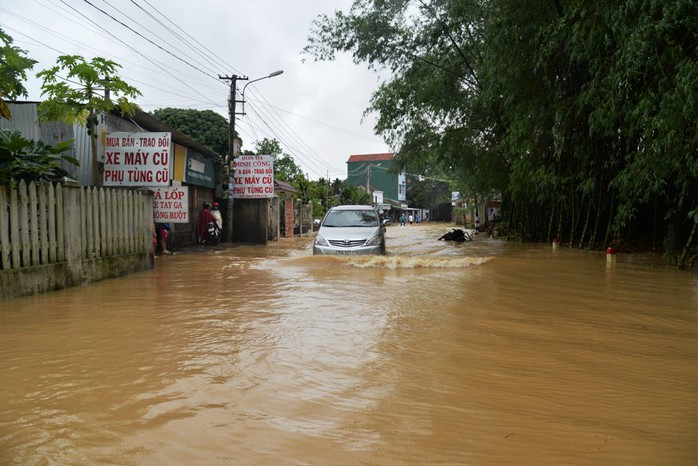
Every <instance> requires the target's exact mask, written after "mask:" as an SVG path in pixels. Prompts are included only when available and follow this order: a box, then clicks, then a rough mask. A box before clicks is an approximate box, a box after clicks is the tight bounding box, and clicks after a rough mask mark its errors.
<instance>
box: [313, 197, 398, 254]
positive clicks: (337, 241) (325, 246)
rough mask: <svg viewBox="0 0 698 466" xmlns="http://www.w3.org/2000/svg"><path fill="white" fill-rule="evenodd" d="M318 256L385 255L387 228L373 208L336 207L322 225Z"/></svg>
mask: <svg viewBox="0 0 698 466" xmlns="http://www.w3.org/2000/svg"><path fill="white" fill-rule="evenodd" d="M313 254H314V255H360V254H385V227H384V226H383V224H382V222H381V218H380V215H378V211H377V210H376V209H375V208H374V207H373V206H370V205H342V206H337V207H332V208H331V209H330V210H329V211H327V214H325V218H323V219H322V222H320V228H319V229H318V232H317V236H316V237H315V243H314V244H313Z"/></svg>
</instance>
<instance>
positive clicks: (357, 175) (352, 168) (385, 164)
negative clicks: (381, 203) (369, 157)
mask: <svg viewBox="0 0 698 466" xmlns="http://www.w3.org/2000/svg"><path fill="white" fill-rule="evenodd" d="M391 166H392V161H390V160H376V161H366V162H347V182H348V183H350V184H352V185H354V186H363V187H366V184H367V183H368V184H369V185H370V186H371V187H373V188H375V189H378V190H380V191H383V195H384V196H385V197H386V198H388V199H393V200H398V199H399V197H398V175H395V174H392V173H389V172H388V170H389V169H390V167H391Z"/></svg>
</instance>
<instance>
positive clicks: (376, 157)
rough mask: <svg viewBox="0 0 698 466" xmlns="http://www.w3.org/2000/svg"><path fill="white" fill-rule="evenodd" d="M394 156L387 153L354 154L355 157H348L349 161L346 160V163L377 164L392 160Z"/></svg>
mask: <svg viewBox="0 0 698 466" xmlns="http://www.w3.org/2000/svg"><path fill="white" fill-rule="evenodd" d="M394 155H395V154H393V153H392V152H391V153H387V154H356V155H351V156H349V160H347V163H352V162H377V161H380V160H393V156H394Z"/></svg>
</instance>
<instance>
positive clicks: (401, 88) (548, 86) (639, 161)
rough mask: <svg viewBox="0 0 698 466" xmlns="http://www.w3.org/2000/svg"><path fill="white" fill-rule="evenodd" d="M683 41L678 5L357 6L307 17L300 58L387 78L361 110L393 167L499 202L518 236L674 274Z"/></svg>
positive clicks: (680, 227) (686, 151)
mask: <svg viewBox="0 0 698 466" xmlns="http://www.w3.org/2000/svg"><path fill="white" fill-rule="evenodd" d="M696 43H698V4H697V3H696V2H691V1H674V2H669V1H661V0H660V1H649V0H629V1H626V2H622V5H620V6H619V5H618V4H617V3H614V2H606V1H604V0H570V1H566V2H560V1H558V0H550V1H547V2H545V1H544V2H521V1H520V0H494V1H482V0H434V1H431V2H425V1H421V0H420V1H418V2H404V1H403V0H384V1H381V2H364V1H361V0H355V1H354V2H353V5H352V7H351V9H350V10H349V13H343V12H335V14H334V16H332V17H330V16H326V15H325V16H320V17H319V18H318V19H317V20H316V21H315V22H314V25H313V30H312V31H311V36H310V37H309V39H308V46H307V47H306V48H305V52H306V53H307V54H309V55H310V56H312V57H314V58H315V59H317V60H331V59H333V58H334V56H335V53H337V52H349V53H351V54H352V55H353V58H354V60H355V62H357V63H361V62H363V63H366V64H367V65H368V66H369V68H375V69H378V68H384V69H388V70H390V79H389V80H387V81H386V82H384V83H382V84H381V85H380V86H379V87H378V89H377V90H376V91H375V92H374V95H373V97H372V99H371V104H370V107H369V109H368V111H376V112H377V113H378V115H379V118H378V122H377V125H376V130H377V132H378V133H379V134H382V135H383V136H384V138H385V139H386V140H387V141H388V142H389V143H390V144H391V146H393V147H395V148H396V152H397V153H398V154H399V155H398V157H397V161H398V163H399V164H401V165H402V166H403V167H406V166H409V167H412V168H411V171H413V172H415V173H426V172H427V171H428V170H433V169H434V168H436V169H437V170H441V171H443V172H445V173H449V174H450V175H451V176H450V177H453V178H456V179H457V180H458V182H459V183H460V186H457V189H456V190H459V191H461V192H463V193H464V195H465V196H466V197H472V196H477V197H478V198H482V197H483V193H484V195H488V194H489V193H492V192H498V193H501V195H502V202H503V214H504V215H505V217H508V221H509V222H510V231H513V232H514V233H515V234H516V235H518V236H519V237H520V238H521V239H524V240H528V241H549V240H550V239H551V238H552V237H558V238H566V240H567V242H568V244H569V245H570V246H572V245H575V246H579V247H589V248H593V247H595V248H599V247H605V246H606V245H607V244H608V243H609V242H611V241H614V242H616V243H618V242H623V241H633V242H635V243H637V242H638V241H639V242H641V243H644V244H646V245H648V246H649V247H657V246H658V245H660V244H661V245H662V247H663V249H664V251H665V253H667V255H668V256H670V257H672V258H673V260H675V261H676V262H677V263H678V265H679V266H681V263H682V262H683V261H685V260H686V259H685V258H686V257H691V254H692V252H693V251H695V246H691V245H692V244H693V243H692V241H693V240H694V235H692V234H691V233H692V232H693V230H694V225H695V223H694V222H690V221H687V218H694V217H691V216H689V215H688V213H689V212H695V207H696V205H698V158H697V157H695V150H696V149H695V148H696V147H698V127H696V125H695V121H696V120H698V107H697V106H696V105H693V103H694V102H696V101H697V100H698V95H697V92H698V91H697V89H698V86H696V82H698V61H696V60H695V44H696ZM682 245H683V247H682ZM687 248H689V249H690V251H687ZM679 255H680V257H679Z"/></svg>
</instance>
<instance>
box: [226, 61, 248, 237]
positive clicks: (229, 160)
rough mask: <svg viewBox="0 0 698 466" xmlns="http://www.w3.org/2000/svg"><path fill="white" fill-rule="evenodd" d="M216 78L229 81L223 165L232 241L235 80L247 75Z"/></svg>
mask: <svg viewBox="0 0 698 466" xmlns="http://www.w3.org/2000/svg"><path fill="white" fill-rule="evenodd" d="M218 79H222V80H224V81H230V95H229V96H228V119H229V120H230V123H229V128H228V153H227V154H226V159H225V166H226V173H228V209H227V210H228V215H227V219H226V222H225V223H226V224H225V240H226V241H227V242H232V241H233V181H234V177H235V157H237V156H238V155H240V153H239V152H240V146H239V145H236V144H235V115H240V113H238V112H237V111H236V109H235V107H236V104H237V102H238V100H237V97H236V93H237V89H236V87H237V82H238V81H247V80H248V79H249V78H248V77H247V76H238V75H236V74H234V75H232V76H220V75H219V76H218Z"/></svg>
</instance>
